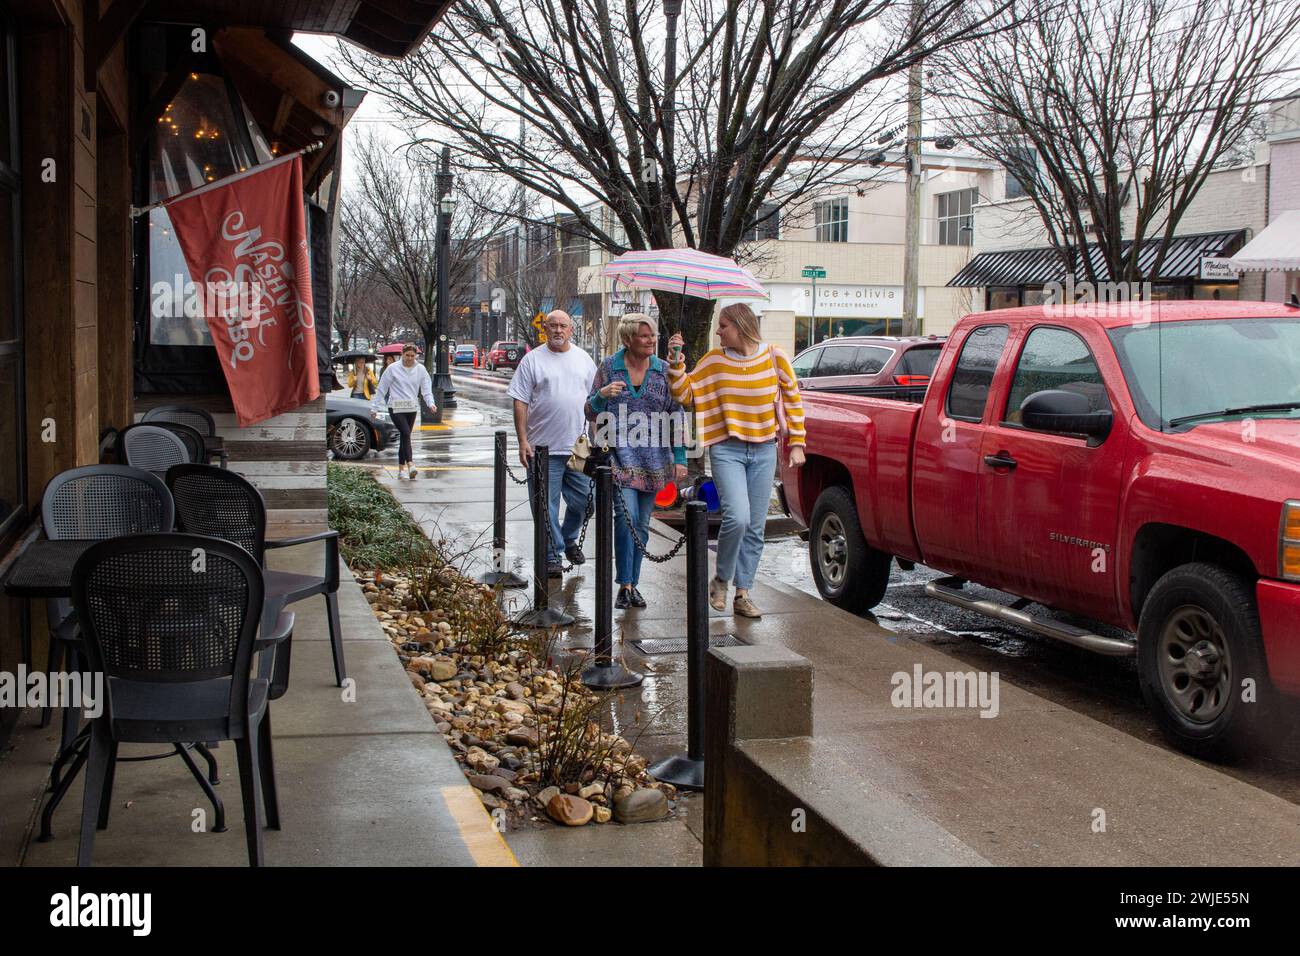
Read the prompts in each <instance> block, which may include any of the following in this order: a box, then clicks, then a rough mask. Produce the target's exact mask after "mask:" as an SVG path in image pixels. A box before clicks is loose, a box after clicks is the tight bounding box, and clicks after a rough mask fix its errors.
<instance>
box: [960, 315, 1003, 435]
mask: <svg viewBox="0 0 1300 956" xmlns="http://www.w3.org/2000/svg"><path fill="white" fill-rule="evenodd" d="M1006 344H1007V327H1006V326H1005V325H981V326H980V327H979V328H978V329H975V330H974V331H973V332H971V334H970V335H968V336H967V337H966V341H965V342H963V343H962V346H961V355H960V356H959V357H958V359H957V367H956V368H955V369H954V370H953V373H952V384H951V385H950V386H949V387H948V414H949V415H951V416H952V417H953V418H960V419H962V420H964V421H970V422H977V421H980V420H981V419H983V417H984V403H985V402H986V401H988V397H989V388H990V387H991V386H992V385H993V372H994V371H995V370H996V369H997V367H998V359H999V358H1001V356H1002V347H1003V346H1004V345H1006Z"/></svg>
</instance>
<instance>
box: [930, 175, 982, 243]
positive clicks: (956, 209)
mask: <svg viewBox="0 0 1300 956" xmlns="http://www.w3.org/2000/svg"><path fill="white" fill-rule="evenodd" d="M979 194H980V191H979V190H978V189H959V190H957V191H956V192H952V193H940V194H939V195H938V197H937V198H938V200H939V245H941V246H969V245H970V244H971V239H972V237H973V236H974V235H975V220H974V217H973V215H972V213H971V207H972V206H974V205H975V201H976V200H977V199H979Z"/></svg>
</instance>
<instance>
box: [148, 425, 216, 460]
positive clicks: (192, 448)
mask: <svg viewBox="0 0 1300 956" xmlns="http://www.w3.org/2000/svg"><path fill="white" fill-rule="evenodd" d="M149 424H150V425H156V426H157V427H159V428H165V429H167V430H168V431H169V432H171V433H173V434H174V435H176V436H177V437H178V438H180V440H181V441H183V442H184V443H185V451H186V452H187V453H188V454H189V456H190V461H207V460H208V457H209V455H208V449H207V442H206V441H205V439H204V438H203V436H202V435H201V434H200V433H199V431H198V429H197V428H191V427H190V426H189V425H182V424H181V423H180V422H150V423H149Z"/></svg>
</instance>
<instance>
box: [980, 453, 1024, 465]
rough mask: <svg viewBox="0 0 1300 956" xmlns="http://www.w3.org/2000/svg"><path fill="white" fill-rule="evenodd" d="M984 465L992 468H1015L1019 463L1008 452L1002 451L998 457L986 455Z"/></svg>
mask: <svg viewBox="0 0 1300 956" xmlns="http://www.w3.org/2000/svg"><path fill="white" fill-rule="evenodd" d="M984 464H986V465H988V466H989V467H990V468H1015V467H1016V464H1017V462H1016V460H1015V459H1014V458H1012V457H1011V456H1010V455H1008V454H1007V453H1006V452H1004V451H1000V452H998V453H997V454H996V455H985V456H984Z"/></svg>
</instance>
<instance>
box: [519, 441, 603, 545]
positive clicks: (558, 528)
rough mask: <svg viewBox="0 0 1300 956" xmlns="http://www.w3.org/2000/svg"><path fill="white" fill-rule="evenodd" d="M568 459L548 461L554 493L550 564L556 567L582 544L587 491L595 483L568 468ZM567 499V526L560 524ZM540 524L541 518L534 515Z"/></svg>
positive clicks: (549, 488) (530, 481)
mask: <svg viewBox="0 0 1300 956" xmlns="http://www.w3.org/2000/svg"><path fill="white" fill-rule="evenodd" d="M568 460H569V456H568V455H550V456H549V457H548V459H547V471H546V474H547V478H546V481H547V484H546V490H547V491H548V492H549V493H550V497H549V500H548V501H547V502H546V505H547V510H548V511H549V512H550V519H551V538H550V540H549V541H548V542H547V548H546V555H547V560H548V561H550V562H552V563H555V562H557V561H559V560H560V559H561V558H562V557H563V556H564V549H565V548H566V547H568V546H569V545H571V544H577V543H578V532H579V531H580V530H581V529H582V522H583V519H584V518H586V517H587V490H588V489H589V488H590V487H591V479H590V478H588V477H587V476H586V475H583V474H579V473H578V472H576V471H574V470H573V469H572V468H566V467H565V464H564V463H565V462H566V461H568ZM533 484H534V482H533V470H532V469H531V468H529V469H528V501H529V507H530V508H531V507H532V501H533ZM561 496H563V498H564V522H563V523H561V522H560V498H561ZM533 520H534V521H536V520H537V515H536V514H534V515H533Z"/></svg>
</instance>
